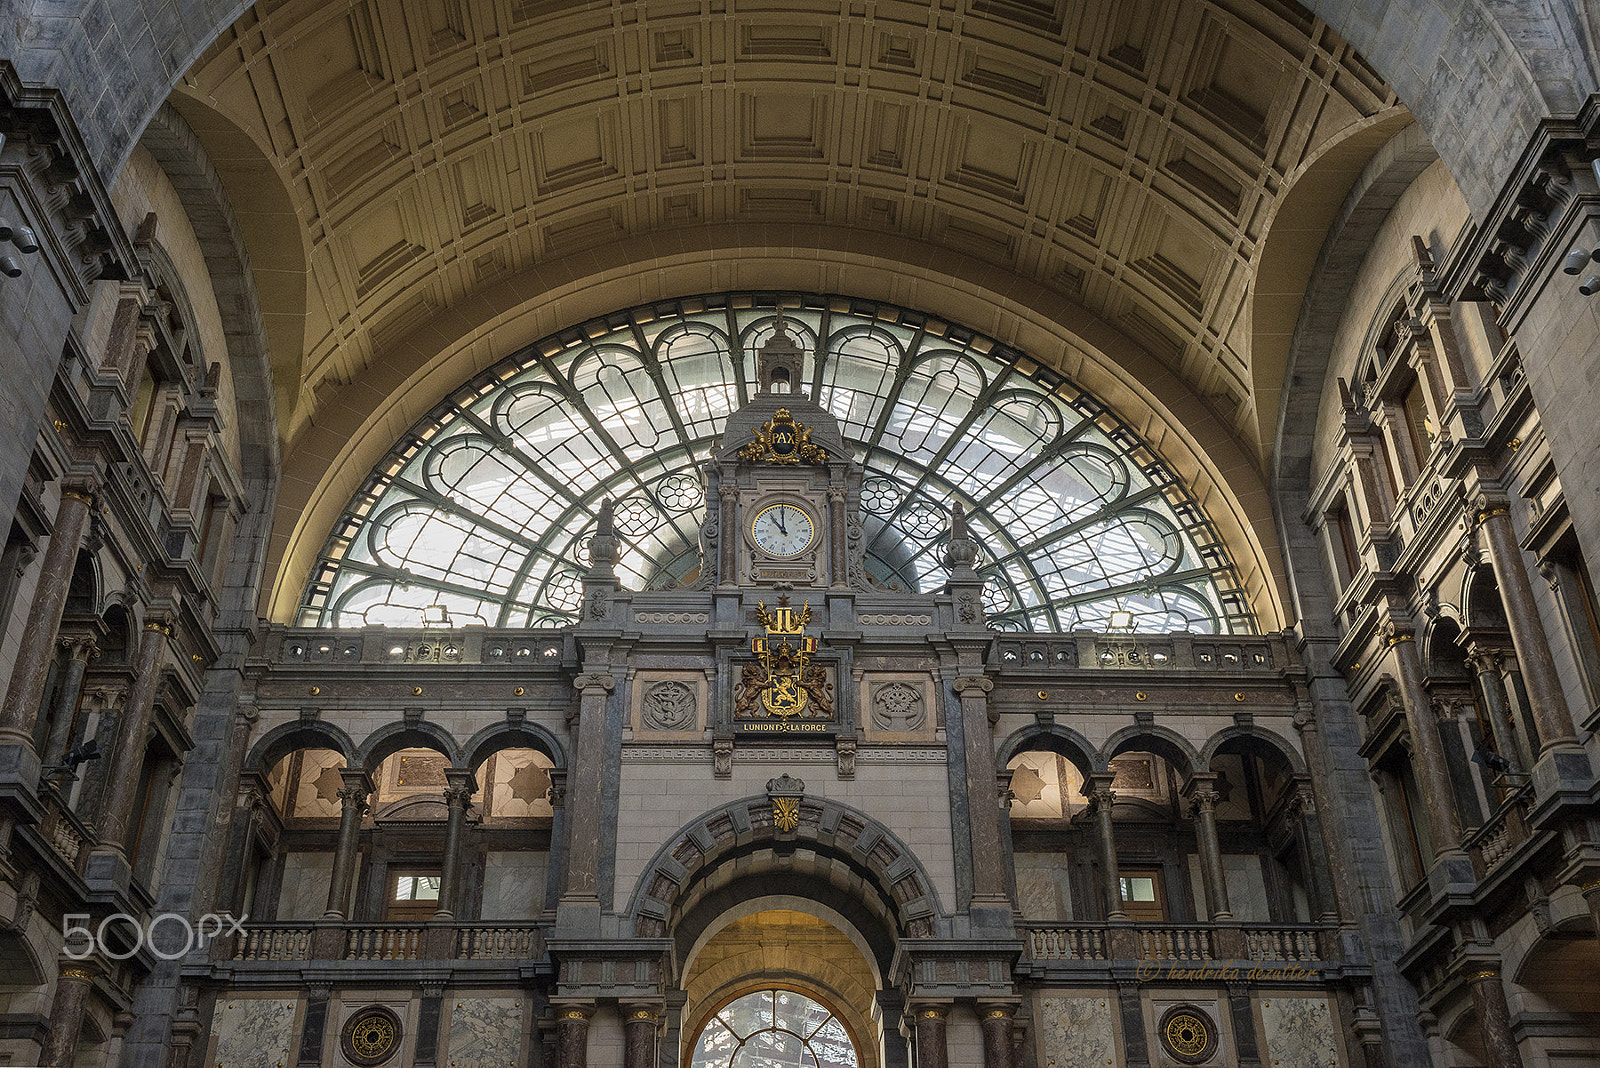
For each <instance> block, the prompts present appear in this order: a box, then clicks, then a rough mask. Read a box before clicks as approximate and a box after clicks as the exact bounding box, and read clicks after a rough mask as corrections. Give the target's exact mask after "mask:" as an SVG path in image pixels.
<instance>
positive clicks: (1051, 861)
mask: <svg viewBox="0 0 1600 1068" xmlns="http://www.w3.org/2000/svg"><path fill="white" fill-rule="evenodd" d="M1016 870H1017V898H1018V901H1017V905H1018V907H1019V908H1021V909H1022V914H1023V915H1024V916H1026V917H1028V918H1029V919H1031V920H1070V919H1072V891H1071V889H1070V887H1069V884H1068V882H1067V866H1066V857H1064V856H1060V855H1058V854H1055V853H1018V854H1017V855H1016Z"/></svg>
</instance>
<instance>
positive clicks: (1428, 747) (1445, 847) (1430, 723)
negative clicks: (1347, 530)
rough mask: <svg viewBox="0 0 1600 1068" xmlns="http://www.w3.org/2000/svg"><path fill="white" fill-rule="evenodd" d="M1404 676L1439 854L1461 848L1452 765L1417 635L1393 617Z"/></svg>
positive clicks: (1390, 632) (1393, 643) (1387, 629)
mask: <svg viewBox="0 0 1600 1068" xmlns="http://www.w3.org/2000/svg"><path fill="white" fill-rule="evenodd" d="M1383 630H1384V634H1385V635H1386V636H1387V639H1388V644H1389V648H1390V650H1391V651H1393V653H1394V656H1395V662H1396V668H1397V671H1396V674H1397V675H1398V676H1399V679H1400V701H1401V704H1402V705H1403V706H1404V708H1405V712H1406V725H1407V726H1408V727H1409V728H1410V733H1411V753H1412V758H1413V762H1414V764H1413V769H1412V770H1413V771H1415V773H1416V777H1417V783H1418V785H1419V786H1420V787H1421V788H1422V795H1423V796H1422V802H1423V807H1424V808H1426V809H1427V810H1428V829H1429V831H1430V832H1431V833H1432V835H1433V851H1434V855H1435V856H1440V855H1442V854H1445V853H1452V852H1456V851H1458V850H1459V849H1460V848H1461V816H1460V814H1459V813H1457V812H1456V801H1455V794H1454V792H1453V791H1452V789H1451V786H1450V768H1449V765H1447V764H1446V763H1445V757H1444V745H1443V743H1442V742H1440V741H1439V727H1438V725H1437V724H1436V723H1435V722H1434V718H1433V703H1432V702H1431V701H1430V700H1429V699H1428V694H1427V691H1426V690H1424V689H1423V688H1422V662H1421V661H1420V660H1419V659H1418V658H1417V641H1416V635H1414V634H1412V633H1411V631H1410V630H1408V629H1403V628H1401V627H1399V626H1397V625H1396V624H1395V623H1394V622H1393V621H1390V622H1388V623H1385V624H1384V625H1383Z"/></svg>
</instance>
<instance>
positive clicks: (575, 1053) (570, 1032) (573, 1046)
mask: <svg viewBox="0 0 1600 1068" xmlns="http://www.w3.org/2000/svg"><path fill="white" fill-rule="evenodd" d="M592 1012H594V1010H593V1009H592V1008H579V1007H577V1006H573V1005H566V1006H562V1007H561V1008H559V1009H557V1010H556V1068H588V1065H589V1016H590V1014H591V1013H592Z"/></svg>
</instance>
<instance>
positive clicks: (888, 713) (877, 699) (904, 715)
mask: <svg viewBox="0 0 1600 1068" xmlns="http://www.w3.org/2000/svg"><path fill="white" fill-rule="evenodd" d="M926 715H927V714H926V710H925V709H924V707H923V694H922V688H921V687H918V686H911V685H909V684H907V683H904V682H888V683H884V684H883V685H881V686H874V687H873V688H872V722H873V723H874V724H875V725H876V726H877V727H878V729H879V730H885V731H915V730H921V729H922V724H923V721H924V719H926Z"/></svg>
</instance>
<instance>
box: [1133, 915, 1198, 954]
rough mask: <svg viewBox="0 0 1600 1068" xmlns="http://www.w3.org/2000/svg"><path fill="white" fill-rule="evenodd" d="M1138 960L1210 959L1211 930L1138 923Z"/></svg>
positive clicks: (1136, 929)
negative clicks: (1152, 925)
mask: <svg viewBox="0 0 1600 1068" xmlns="http://www.w3.org/2000/svg"><path fill="white" fill-rule="evenodd" d="M1134 933H1135V934H1136V935H1137V936H1138V939H1139V953H1138V959H1139V960H1185V961H1187V960H1195V961H1199V960H1212V959H1214V958H1213V956H1212V953H1211V930H1210V929H1209V928H1206V927H1191V926H1185V927H1172V926H1160V927H1151V926H1146V925H1144V924H1140V925H1138V926H1137V927H1136V928H1135V929H1134Z"/></svg>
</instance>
